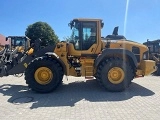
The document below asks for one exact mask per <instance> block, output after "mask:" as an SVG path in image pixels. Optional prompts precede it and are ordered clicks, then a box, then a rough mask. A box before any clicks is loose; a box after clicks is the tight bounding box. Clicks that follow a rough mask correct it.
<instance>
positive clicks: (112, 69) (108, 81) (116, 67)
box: [97, 58, 134, 92]
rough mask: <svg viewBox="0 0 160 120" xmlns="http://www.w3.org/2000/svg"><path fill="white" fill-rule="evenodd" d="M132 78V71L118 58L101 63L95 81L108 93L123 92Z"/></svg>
mask: <svg viewBox="0 0 160 120" xmlns="http://www.w3.org/2000/svg"><path fill="white" fill-rule="evenodd" d="M133 77H134V73H133V69H132V67H131V66H130V65H129V64H128V62H125V63H124V61H123V60H122V59H120V58H110V59H107V60H105V61H103V62H102V63H101V64H100V65H99V67H98V69H97V81H98V82H99V83H100V85H102V86H103V87H104V88H106V89H107V90H108V91H112V92H120V91H123V90H125V89H126V88H127V87H128V86H129V85H130V84H131V80H132V79H133Z"/></svg>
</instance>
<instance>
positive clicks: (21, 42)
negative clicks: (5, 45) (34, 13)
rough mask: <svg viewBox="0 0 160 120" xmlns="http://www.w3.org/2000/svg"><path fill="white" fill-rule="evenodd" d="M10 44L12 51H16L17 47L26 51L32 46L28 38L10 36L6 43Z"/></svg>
mask: <svg viewBox="0 0 160 120" xmlns="http://www.w3.org/2000/svg"><path fill="white" fill-rule="evenodd" d="M8 40H9V42H10V47H11V50H14V49H15V48H16V47H17V46H20V47H22V48H23V50H26V49H27V48H29V46H30V39H29V38H28V37H26V36H8V37H6V41H8Z"/></svg>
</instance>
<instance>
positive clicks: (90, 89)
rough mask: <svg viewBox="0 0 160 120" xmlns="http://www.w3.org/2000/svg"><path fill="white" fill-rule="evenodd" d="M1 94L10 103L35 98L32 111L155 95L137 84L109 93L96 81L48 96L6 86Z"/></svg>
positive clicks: (72, 85) (64, 87)
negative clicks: (80, 102)
mask: <svg viewBox="0 0 160 120" xmlns="http://www.w3.org/2000/svg"><path fill="white" fill-rule="evenodd" d="M0 93H2V94H3V95H4V96H11V97H10V98H9V99H8V102H10V103H12V102H13V101H14V100H15V99H18V98H21V97H30V98H33V99H32V102H31V103H32V106H31V109H34V108H38V107H55V106H74V105H75V104H76V103H77V102H79V101H81V100H85V101H90V102H107V101H123V100H128V99H130V98H132V97H134V96H152V95H154V94H155V93H154V92H152V91H151V90H149V89H147V88H145V87H143V86H141V85H138V84H136V83H132V84H131V86H130V87H129V88H128V89H126V90H125V91H124V92H107V91H106V90H104V89H102V88H101V87H100V86H99V85H98V84H97V82H96V81H95V80H88V81H84V82H73V83H69V84H63V85H61V86H60V87H59V88H58V89H57V90H55V91H54V92H52V93H47V94H40V93H36V92H33V91H31V90H29V89H28V87H27V86H22V85H11V84H5V85H1V86H0ZM22 103H23V101H22Z"/></svg>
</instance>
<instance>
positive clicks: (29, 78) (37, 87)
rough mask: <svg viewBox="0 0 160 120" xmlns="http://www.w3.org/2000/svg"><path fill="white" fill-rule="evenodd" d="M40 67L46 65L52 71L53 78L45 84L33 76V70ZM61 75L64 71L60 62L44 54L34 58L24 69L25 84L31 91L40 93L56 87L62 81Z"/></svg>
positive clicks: (50, 90)
mask: <svg viewBox="0 0 160 120" xmlns="http://www.w3.org/2000/svg"><path fill="white" fill-rule="evenodd" d="M40 67H47V68H49V69H50V70H51V71H52V73H53V76H54V77H53V79H52V80H51V82H50V83H48V84H46V85H41V84H39V83H38V82H37V81H36V80H35V78H34V74H35V71H36V70H37V69H38V68H40ZM63 75H64V73H63V70H62V67H61V66H60V64H59V63H58V62H57V61H56V60H54V59H52V58H49V57H46V56H44V57H39V58H36V59H35V60H33V61H32V62H31V63H30V64H29V65H28V67H27V68H26V70H25V80H26V84H28V87H29V88H31V89H32V90H33V91H36V92H40V93H48V92H52V91H53V90H54V89H56V88H57V87H58V86H59V85H60V84H61V83H62V79H63Z"/></svg>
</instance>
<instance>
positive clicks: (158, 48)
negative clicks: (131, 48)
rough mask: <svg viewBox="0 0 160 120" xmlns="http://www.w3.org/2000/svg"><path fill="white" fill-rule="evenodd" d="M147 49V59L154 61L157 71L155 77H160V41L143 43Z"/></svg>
mask: <svg viewBox="0 0 160 120" xmlns="http://www.w3.org/2000/svg"><path fill="white" fill-rule="evenodd" d="M143 44H144V45H146V46H147V47H148V48H149V59H150V60H154V61H156V65H157V68H158V69H157V71H156V72H155V73H154V74H155V75H158V76H160V39H157V40H152V41H149V40H147V42H144V43H143Z"/></svg>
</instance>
